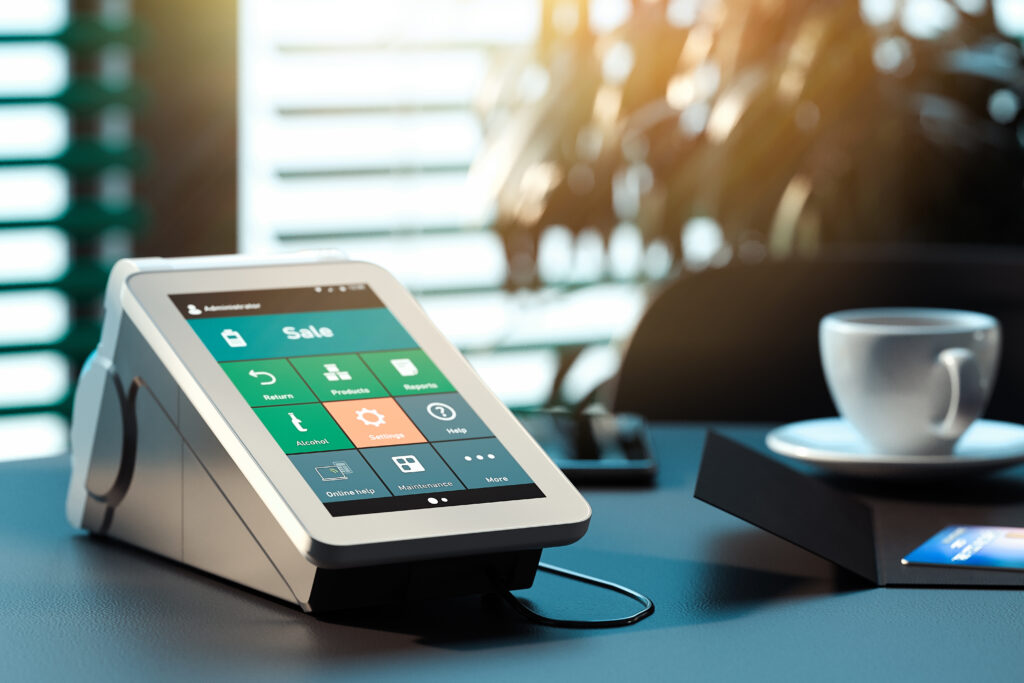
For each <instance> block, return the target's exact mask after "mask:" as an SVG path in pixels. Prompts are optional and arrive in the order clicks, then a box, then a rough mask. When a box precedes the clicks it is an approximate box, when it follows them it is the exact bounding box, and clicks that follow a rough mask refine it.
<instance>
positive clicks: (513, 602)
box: [500, 562, 654, 628]
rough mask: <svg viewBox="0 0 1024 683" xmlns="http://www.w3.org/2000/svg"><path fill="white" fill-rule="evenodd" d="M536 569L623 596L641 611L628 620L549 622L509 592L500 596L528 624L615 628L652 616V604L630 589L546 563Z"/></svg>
mask: <svg viewBox="0 0 1024 683" xmlns="http://www.w3.org/2000/svg"><path fill="white" fill-rule="evenodd" d="M537 569H539V570H541V571H545V572H548V573H549V574H555V575H556V576H561V577H564V578H567V579H572V580H574V581H581V582H583V583H589V584H590V585H591V586H597V587H598V588H604V589H607V590H610V591H615V592H616V593H621V594H622V595H625V596H626V597H629V598H632V599H634V600H636V601H637V602H639V603H640V604H641V605H643V609H641V610H640V611H639V612H636V613H635V614H631V615H629V616H628V617H619V618H617V619H552V618H551V617H546V616H544V615H543V614H540V613H539V612H535V611H534V610H532V609H531V608H529V607H527V606H526V604H525V603H524V602H523V601H522V600H520V599H519V598H517V597H516V596H514V595H512V593H511V591H505V592H503V593H501V594H500V595H501V597H502V598H504V599H505V602H507V603H508V604H509V606H510V607H511V608H512V609H514V610H515V611H517V612H519V614H521V615H522V616H524V617H526V619H528V620H529V621H533V622H536V623H538V624H543V625H545V626H558V627H559V628H614V627H616V626H629V625H631V624H635V623H637V622H638V621H641V620H643V619H646V618H647V617H649V616H651V615H652V614H654V601H653V600H651V599H650V598H649V597H647V596H646V595H644V594H643V593H638V592H637V591H635V590H633V589H632V588H626V587H625V586H620V585H619V584H617V583H612V582H611V581H605V580H604V579H598V578H595V577H593V576H588V575H586V574H581V573H579V572H574V571H572V570H571V569H565V568H563V567H556V566H555V565H553V564H548V563H546V562H541V563H540V564H538V565H537Z"/></svg>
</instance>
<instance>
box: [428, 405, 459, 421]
mask: <svg viewBox="0 0 1024 683" xmlns="http://www.w3.org/2000/svg"><path fill="white" fill-rule="evenodd" d="M427 413H429V414H430V417H432V418H434V419H435V420H442V421H444V422H451V421H452V420H454V419H455V408H452V407H451V406H450V405H448V404H447V403H441V402H439V401H434V402H433V403H430V404H428V405H427Z"/></svg>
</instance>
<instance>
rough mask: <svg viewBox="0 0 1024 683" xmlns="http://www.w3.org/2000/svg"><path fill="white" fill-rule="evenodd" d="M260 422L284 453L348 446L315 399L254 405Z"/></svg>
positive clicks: (333, 422) (328, 415) (336, 424)
mask: <svg viewBox="0 0 1024 683" xmlns="http://www.w3.org/2000/svg"><path fill="white" fill-rule="evenodd" d="M255 410H256V415H257V416H259V418H260V420H261V421H262V422H263V425H264V426H265V427H266V428H267V431H269V432H270V435H271V436H273V437H274V440H275V441H277V443H278V444H279V445H280V446H281V448H282V449H283V450H284V452H285V453H288V454H292V453H313V452H316V451H337V450H343V449H345V448H352V442H351V441H349V440H348V437H347V436H345V432H343V431H341V427H339V426H338V423H337V422H335V421H334V418H333V417H331V415H330V413H328V412H327V409H326V408H324V407H323V406H322V405H321V404H319V403H309V404H306V405H299V406H273V407H270V408H256V409H255Z"/></svg>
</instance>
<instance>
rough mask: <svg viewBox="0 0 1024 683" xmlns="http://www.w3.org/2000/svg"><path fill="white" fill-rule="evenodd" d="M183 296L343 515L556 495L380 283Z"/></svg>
mask: <svg viewBox="0 0 1024 683" xmlns="http://www.w3.org/2000/svg"><path fill="white" fill-rule="evenodd" d="M171 299H172V301H173V302H174V304H175V305H176V306H177V307H178V309H179V310H180V311H181V313H182V315H184V316H185V318H186V319H187V320H188V323H189V325H191V327H192V329H193V330H194V331H195V333H196V334H197V335H199V338H200V339H201V340H202V342H203V344H204V345H205V346H206V348H207V349H209V351H210V353H212V354H213V357H214V358H215V359H216V360H217V362H218V363H219V364H220V366H221V368H222V369H223V370H224V372H225V373H226V374H227V376H228V377H229V378H230V379H231V381H232V383H234V385H235V387H236V388H237V389H238V391H239V393H240V394H241V395H242V397H243V398H244V399H245V401H246V402H247V403H248V404H249V406H251V407H252V410H253V411H254V412H255V413H256V415H257V416H258V417H259V419H260V421H261V422H262V423H263V426H264V427H266V429H267V431H268V432H269V433H270V435H271V436H272V437H273V438H274V440H275V441H276V442H277V443H278V445H279V446H280V447H281V449H282V450H283V451H284V453H285V456H284V457H287V458H288V459H289V460H290V461H291V463H292V465H294V466H295V468H296V469H297V470H298V471H299V473H300V474H301V475H302V477H303V478H304V479H305V480H306V482H308V483H309V486H310V488H312V489H313V492H314V493H316V495H317V497H319V499H320V500H321V501H322V502H323V504H324V506H325V507H326V508H327V510H328V511H329V512H330V513H331V514H332V515H334V516H336V517H339V516H343V515H352V514H363V513H371V512H386V511H393V510H410V509H417V508H431V507H439V506H450V505H466V504H473V503H487V502H494V501H502V500H514V499H521V498H540V497H543V493H542V492H541V490H540V489H539V488H538V487H537V486H536V485H535V484H534V483H533V482H532V481H531V480H530V478H529V477H528V476H527V474H526V472H524V471H523V469H522V467H520V466H519V464H518V463H517V462H516V460H515V458H513V457H512V455H511V454H510V453H509V452H508V450H506V449H505V447H504V446H502V444H501V443H500V442H499V441H498V440H497V439H496V438H494V435H493V434H492V433H491V431H490V430H489V429H488V427H487V425H486V424H485V423H484V422H483V420H481V419H480V417H479V416H478V415H476V413H474V412H473V410H472V409H471V408H470V407H469V405H468V404H467V403H466V401H465V400H464V399H463V398H462V397H461V396H460V395H459V394H458V392H456V391H455V390H454V388H453V387H452V385H451V384H450V383H449V381H448V379H447V378H446V377H445V376H444V373H443V372H441V370H440V369H439V368H438V367H437V366H436V365H435V364H434V363H433V362H432V361H431V359H430V358H429V357H428V356H427V354H426V353H424V352H423V351H422V350H421V349H419V348H418V347H417V346H416V343H415V342H414V341H413V339H412V337H411V336H410V335H409V333H408V332H406V330H405V329H404V328H403V327H402V325H401V324H400V323H399V322H398V320H397V319H396V318H395V317H394V316H393V315H392V314H391V312H390V311H388V310H387V308H385V307H384V304H383V303H381V301H380V299H378V298H377V296H376V295H375V294H374V293H373V291H372V290H371V289H370V287H369V286H368V285H365V284H347V285H341V286H331V287H328V286H324V287H315V288H301V289H275V290H263V291H248V292H215V293H209V294H187V295H175V296H172V297H171Z"/></svg>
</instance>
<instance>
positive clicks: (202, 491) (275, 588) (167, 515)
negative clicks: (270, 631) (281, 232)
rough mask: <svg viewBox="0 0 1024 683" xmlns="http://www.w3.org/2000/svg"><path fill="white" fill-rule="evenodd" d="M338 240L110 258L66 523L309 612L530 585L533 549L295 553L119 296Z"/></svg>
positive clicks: (298, 259)
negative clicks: (132, 284) (359, 558)
mask: <svg viewBox="0 0 1024 683" xmlns="http://www.w3.org/2000/svg"><path fill="white" fill-rule="evenodd" d="M337 259H338V254H337V252H329V253H324V252H319V253H317V252H314V253H304V254H295V255H289V256H275V257H272V258H258V257H257V258H252V257H240V256H225V257H216V256H214V257H197V258H189V259H158V258H154V259H132V260H123V261H120V262H118V264H117V265H116V266H115V268H114V270H113V272H112V273H111V276H110V281H109V282H108V285H107V290H106V295H105V300H104V306H105V317H104V323H103V329H102V332H101V338H100V343H99V346H98V347H97V348H96V351H95V352H94V353H93V354H92V355H91V356H90V357H89V359H88V360H87V361H86V364H85V366H84V368H83V370H82V373H81V377H80V379H79V382H78V386H77V389H76V391H75V401H74V410H73V415H72V430H71V450H72V458H71V482H70V486H69V488H68V498H67V516H68V519H69V521H70V522H71V524H72V525H73V526H75V527H78V528H82V529H86V530H88V531H90V532H92V533H94V534H99V535H103V536H108V537H110V538H114V539H117V540H119V541H123V542H125V543H129V544H131V545H134V546H138V547H140V548H143V549H145V550H148V551H150V552H153V553H156V554H159V555H162V556H164V557H167V558H170V559H172V560H176V561H178V562H181V563H183V564H186V565H189V566H192V567H195V568H197V569H200V570H203V571H206V572H209V573H211V574H215V575H217V576H220V577H223V578H225V579H228V580H230V581H233V582H236V583H239V584H241V585H243V586H247V587H249V588H252V589H254V590H256V591H260V592H262V593H266V594H268V595H271V596H273V597H276V598H278V599H280V600H283V601H286V602H288V603H293V604H295V605H297V606H298V607H300V608H301V609H303V610H304V611H306V612H314V611H328V610H335V609H343V608H351V607H359V606H364V605H369V604H381V603H388V602H401V601H405V600H411V599H424V598H432V597H444V596H452V595H467V594H474V593H487V592H495V591H502V590H511V589H518V588H527V587H529V586H530V585H531V584H532V583H533V578H534V575H535V573H536V569H537V564H538V562H539V560H540V552H541V551H540V550H539V549H537V550H525V551H515V552H501V553H490V554H486V555H476V556H468V557H466V556H462V557H457V558H442V559H429V560H422V559H420V560H416V559H413V560H411V561H409V562H403V563H396V564H388V565H380V566H373V567H355V568H340V569H339V568H325V567H319V566H317V565H316V564H314V563H313V562H312V561H311V560H310V559H309V558H308V557H306V556H305V555H304V554H303V553H301V552H300V551H299V550H298V549H297V548H296V546H295V544H294V543H293V542H292V541H291V540H290V539H289V537H288V536H287V534H286V533H285V531H284V530H283V529H282V528H281V526H280V525H279V524H278V522H277V520H276V519H275V518H274V515H273V514H272V513H271V511H270V510H269V509H268V508H267V507H266V505H264V503H263V501H262V500H261V499H260V498H259V496H258V495H257V494H256V492H255V491H254V490H253V489H252V488H251V486H248V484H247V483H246V481H245V478H244V477H242V476H239V474H238V469H237V465H235V463H234V462H233V460H232V459H231V457H230V456H229V455H228V454H227V452H226V451H225V450H224V448H223V446H222V445H221V444H220V442H219V441H218V439H217V437H215V436H214V434H213V433H212V432H211V431H210V429H209V428H208V427H207V425H206V423H205V421H204V420H203V418H202V417H201V416H200V414H199V413H198V411H196V409H195V408H194V407H193V406H192V403H191V402H190V401H189V399H188V398H187V397H186V396H185V394H184V393H183V392H182V391H181V389H180V388H179V386H178V384H177V382H176V381H175V380H174V378H173V377H172V376H171V374H170V373H169V372H168V370H167V368H166V367H165V366H164V364H163V362H162V361H161V360H160V359H159V358H158V357H157V355H156V354H155V353H154V351H153V350H152V348H150V346H149V344H148V343H147V341H146V340H145V339H144V337H143V335H142V334H141V333H140V332H139V330H138V328H137V327H136V326H135V324H134V323H133V321H132V320H131V319H130V318H129V316H127V315H125V314H124V311H123V309H122V305H121V296H122V290H123V289H124V285H125V282H126V280H127V278H128V277H129V276H130V275H132V274H134V273H137V272H140V271H144V270H172V269H194V268H226V267H240V266H254V265H270V264H275V265H276V264H285V263H304V262H315V261H322V260H337Z"/></svg>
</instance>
